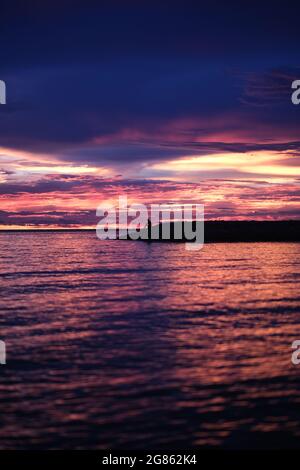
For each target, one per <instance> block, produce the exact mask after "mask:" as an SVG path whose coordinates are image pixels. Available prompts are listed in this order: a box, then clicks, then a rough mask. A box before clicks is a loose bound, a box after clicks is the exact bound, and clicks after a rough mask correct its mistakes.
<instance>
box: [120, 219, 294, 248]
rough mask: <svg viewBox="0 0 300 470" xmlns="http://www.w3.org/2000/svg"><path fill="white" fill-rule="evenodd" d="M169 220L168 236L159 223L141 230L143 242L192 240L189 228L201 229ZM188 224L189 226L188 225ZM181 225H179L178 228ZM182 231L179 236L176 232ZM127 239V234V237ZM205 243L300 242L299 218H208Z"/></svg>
mask: <svg viewBox="0 0 300 470" xmlns="http://www.w3.org/2000/svg"><path fill="white" fill-rule="evenodd" d="M185 224H186V225H185V227H184V226H183V223H182V222H170V234H169V237H166V236H163V232H165V234H166V232H167V227H166V225H168V224H159V225H156V226H152V227H150V228H145V229H143V230H141V235H142V237H143V239H144V241H148V242H155V241H160V242H163V241H165V242H168V241H172V242H188V241H193V240H195V238H194V239H191V238H188V237H186V236H185V233H187V228H188V229H189V231H190V232H191V231H193V232H196V229H197V226H196V224H199V226H198V230H200V222H196V221H193V222H185ZM189 224H190V227H188V225H189ZM180 225H181V227H179V226H180ZM180 232H181V233H182V236H181V237H180V238H178V235H175V234H176V233H177V234H178V233H180ZM128 239H130V236H128ZM204 241H205V243H213V242H214V243H215V242H300V220H286V221H226V222H225V221H207V222H205V223H204Z"/></svg>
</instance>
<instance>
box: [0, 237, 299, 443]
mask: <svg viewBox="0 0 300 470" xmlns="http://www.w3.org/2000/svg"><path fill="white" fill-rule="evenodd" d="M299 251H300V250H299V245H297V244H292V243H287V244H284V243H246V244H241V243H240V244H211V245H206V246H205V247H204V249H203V250H201V251H198V252H197V251H196V252H189V251H186V250H185V247H184V245H181V244H165V243H163V244H159V243H156V244H147V243H143V242H130V241H109V242H103V241H99V240H98V239H97V238H96V237H95V235H94V234H93V233H87V232H74V233H25V234H24V233H15V234H12V233H11V234H8V233H1V234H0V253H1V256H0V272H1V296H0V309H1V312H2V314H1V318H0V328H1V329H0V339H4V340H5V341H6V345H7V365H6V366H0V406H1V431H0V438H1V439H0V448H2V449H3V448H6V449H8V448H10V449H12V448H14V449H16V448H98V449H101V448H133V449H138V448H143V449H150V448H155V449H158V448H181V447H182V448H183V447H185V448H187V447H192V446H200V447H201V446H218V447H233V448H241V447H280V446H281V447H300V446H299V444H298V440H299V436H300V427H299V422H300V406H299V404H300V397H299V389H300V366H298V367H297V366H293V365H292V364H291V344H292V342H293V341H294V340H295V339H300V329H299V323H300V308H299V305H300V294H299V282H300V258H299Z"/></svg>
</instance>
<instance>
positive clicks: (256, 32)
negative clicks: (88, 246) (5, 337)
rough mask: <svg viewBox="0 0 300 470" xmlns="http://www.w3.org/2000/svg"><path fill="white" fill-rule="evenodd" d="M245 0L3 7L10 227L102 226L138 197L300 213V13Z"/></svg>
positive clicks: (251, 212)
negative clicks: (102, 211) (105, 214)
mask: <svg viewBox="0 0 300 470" xmlns="http://www.w3.org/2000/svg"><path fill="white" fill-rule="evenodd" d="M239 3H240V4H239ZM239 3H238V2H223V5H222V4H221V3H220V2H215V1H210V2H200V1H199V2H197V4H196V2H158V1H152V2H148V1H145V2H142V1H141V2H130V1H128V2H125V1H123V2H121V1H120V2H117V1H103V2H95V1H93V2H92V1H86V2H81V5H84V6H79V2H76V1H73V2H71V1H64V0H61V1H60V2H50V1H43V2H38V1H36V2H34V1H28V2H24V1H23V2H14V1H12V2H7V6H6V7H1V9H2V8H4V11H2V10H1V30H0V40H1V61H0V79H1V80H5V82H6V86H7V104H6V105H1V106H0V199H1V206H0V228H2V229H3V228H18V227H27V228H31V227H40V228H45V227H64V228H67V227H70V228H76V227H93V226H95V223H96V220H97V219H96V208H97V206H98V204H99V203H101V202H103V201H108V202H109V203H114V202H117V197H118V196H119V195H124V194H125V195H127V196H128V200H129V202H145V203H152V202H161V203H162V202H168V203H178V202H180V203H188V202H198V203H201V204H204V205H205V213H206V218H207V219H225V220H227V219H234V220H239V219H291V218H293V219H295V218H299V214H300V197H299V196H300V186H299V185H300V175H299V164H300V105H299V106H295V105H293V104H292V102H291V93H292V91H291V84H292V81H293V80H295V79H300V63H299V36H300V24H299V18H300V16H299V11H296V10H294V11H291V9H290V8H289V9H288V8H287V9H285V8H284V2H272V3H270V6H269V7H268V8H266V7H262V6H260V3H259V2H257V3H256V2H239ZM196 5H197V6H196Z"/></svg>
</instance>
